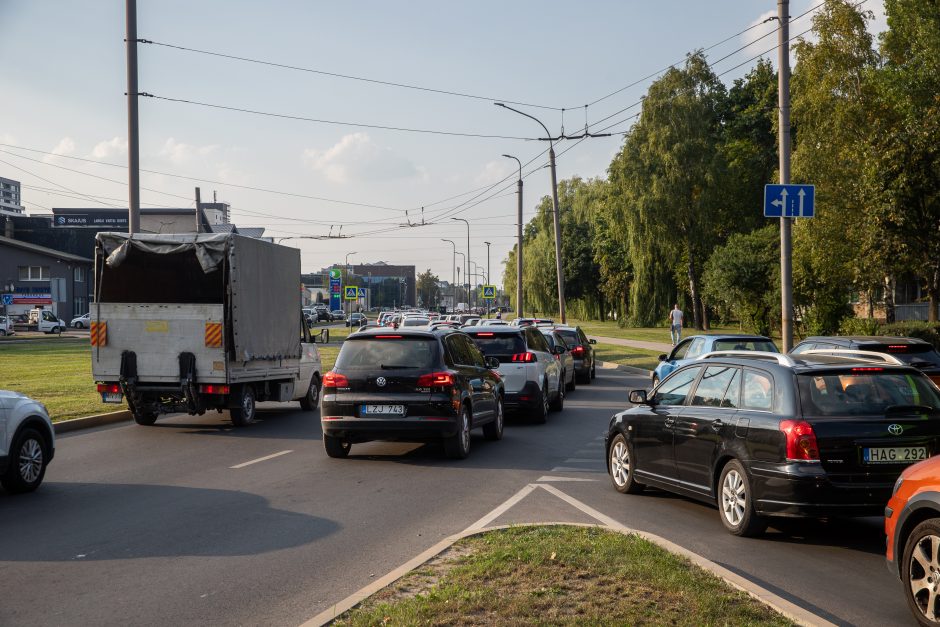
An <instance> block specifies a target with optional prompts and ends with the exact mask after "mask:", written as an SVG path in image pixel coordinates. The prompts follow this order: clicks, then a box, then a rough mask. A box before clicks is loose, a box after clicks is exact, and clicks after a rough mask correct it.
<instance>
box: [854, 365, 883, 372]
mask: <svg viewBox="0 0 940 627" xmlns="http://www.w3.org/2000/svg"><path fill="white" fill-rule="evenodd" d="M884 370H885V369H884V368H877V367H874V368H873V367H871V366H866V367H858V368H852V372H884Z"/></svg>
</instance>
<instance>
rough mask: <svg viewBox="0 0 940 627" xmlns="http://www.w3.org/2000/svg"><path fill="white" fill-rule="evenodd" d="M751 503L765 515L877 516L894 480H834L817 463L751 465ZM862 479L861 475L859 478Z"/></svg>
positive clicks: (808, 516) (887, 497)
mask: <svg viewBox="0 0 940 627" xmlns="http://www.w3.org/2000/svg"><path fill="white" fill-rule="evenodd" d="M751 474H752V481H753V483H754V506H755V509H756V510H757V512H758V513H759V514H762V515H765V516H793V517H807V518H832V517H856V516H879V515H883V514H884V507H885V503H887V502H888V499H889V498H890V497H891V488H892V487H893V483H890V484H885V483H865V482H863V481H861V480H860V481H858V482H854V483H850V482H842V481H839V482H835V481H833V480H832V479H831V478H830V477H829V476H828V475H827V474H826V471H825V470H823V469H822V467H821V466H819V465H817V464H799V463H791V464H779V465H767V466H752V468H751ZM859 479H861V477H859Z"/></svg>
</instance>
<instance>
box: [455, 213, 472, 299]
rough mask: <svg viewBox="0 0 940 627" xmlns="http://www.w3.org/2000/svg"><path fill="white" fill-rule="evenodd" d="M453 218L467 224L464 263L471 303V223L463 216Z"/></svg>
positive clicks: (468, 296)
mask: <svg viewBox="0 0 940 627" xmlns="http://www.w3.org/2000/svg"><path fill="white" fill-rule="evenodd" d="M451 220H458V221H460V222H463V223H464V224H466V225H467V260H466V263H465V265H464V272H463V278H464V280H465V281H466V282H467V304H469V303H470V301H471V299H470V265H469V264H470V223H469V222H467V221H466V220H465V219H463V218H451Z"/></svg>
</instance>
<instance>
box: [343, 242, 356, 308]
mask: <svg viewBox="0 0 940 627" xmlns="http://www.w3.org/2000/svg"><path fill="white" fill-rule="evenodd" d="M355 254H356V253H355V252H351V253H346V263H344V264H343V269H344V270H345V271H346V278H344V279H343V304H344V305H345V309H346V317H347V318H348V317H349V301H348V300H346V287H347V286H348V285H349V256H350V255H355Z"/></svg>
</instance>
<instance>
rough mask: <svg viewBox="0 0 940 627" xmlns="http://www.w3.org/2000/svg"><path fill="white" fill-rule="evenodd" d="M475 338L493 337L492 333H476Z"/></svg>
mask: <svg viewBox="0 0 940 627" xmlns="http://www.w3.org/2000/svg"><path fill="white" fill-rule="evenodd" d="M473 335H474V337H493V334H492V333H474V334H473Z"/></svg>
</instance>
